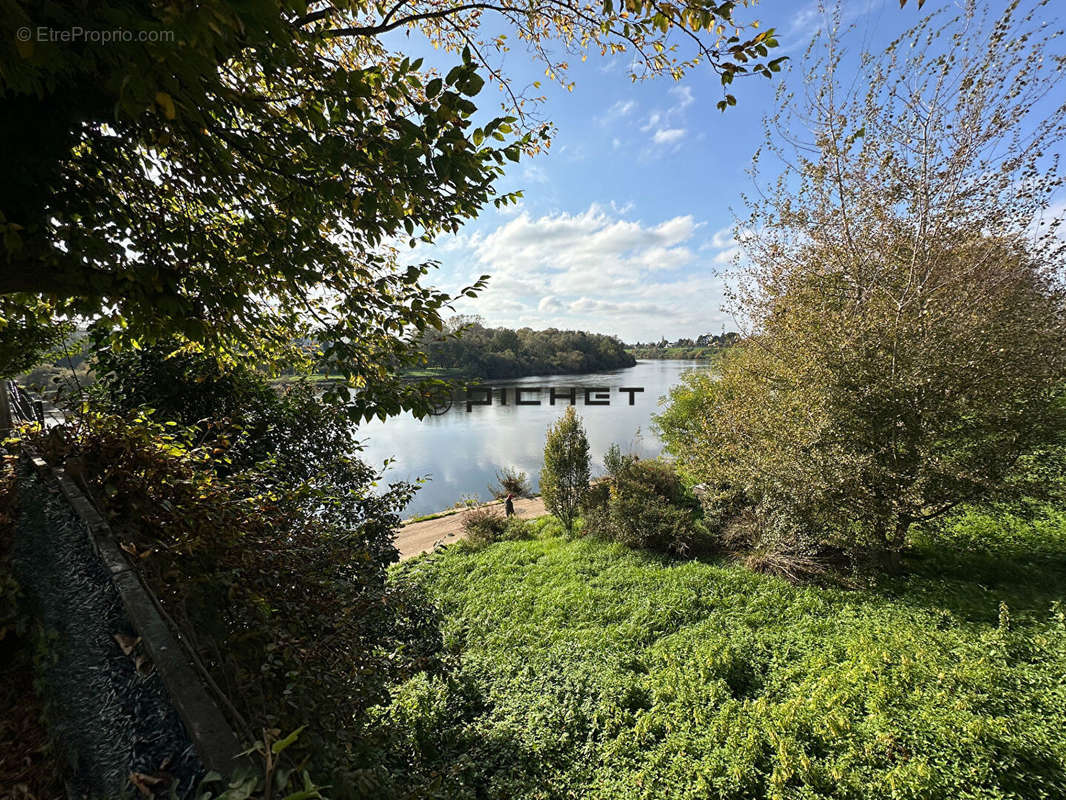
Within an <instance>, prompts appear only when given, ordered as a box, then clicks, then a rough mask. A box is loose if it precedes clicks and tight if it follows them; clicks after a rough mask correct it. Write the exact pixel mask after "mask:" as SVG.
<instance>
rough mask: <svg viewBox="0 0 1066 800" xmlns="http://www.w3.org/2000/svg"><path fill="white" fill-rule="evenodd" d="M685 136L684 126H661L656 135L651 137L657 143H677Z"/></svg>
mask: <svg viewBox="0 0 1066 800" xmlns="http://www.w3.org/2000/svg"><path fill="white" fill-rule="evenodd" d="M684 138H685V129H684V128H660V129H659V130H657V131H655V135H654V136H652V137H651V140H652V141H653V142H654V143H655V144H667V145H672V144H677V143H678V142H680V141H681V140H682V139H684Z"/></svg>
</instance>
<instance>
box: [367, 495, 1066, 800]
mask: <svg viewBox="0 0 1066 800" xmlns="http://www.w3.org/2000/svg"><path fill="white" fill-rule="evenodd" d="M535 524H536V526H537V528H538V531H539V533H538V536H537V538H535V539H533V540H529V541H518V542H505V543H500V544H495V545H491V546H489V547H486V548H483V549H481V550H473V549H471V548H469V547H467V546H465V545H456V546H453V547H450V548H448V549H447V550H445V551H443V552H440V553H437V554H433V555H429V556H425V557H422V558H419V559H415V560H413V561H411V562H407V564H406V565H403V566H402V567H400V568H399V569H398V570H397V575H402V576H405V577H406V579H409V580H412V581H414V582H415V583H417V584H419V585H421V586H422V587H423V588H425V589H426V590H427V591H428V592H429V594H430V595H431V596H432V597H433V598H435V600H436V601H437V603H439V604H440V606H441V608H442V609H443V613H444V619H445V640H446V642H447V644H448V646H449V647H450V649H451V650H452V651H453V652H454V653H455V654H456V658H457V659H458V663H459V665H460V666H459V668H458V671H457V674H455V675H453V676H452V677H451V678H448V679H431V678H427V677H425V676H421V677H418V678H416V679H414V680H412V681H410V682H408V683H407V684H405V685H404V686H403V687H401V689H400V690H399V691H398V692H397V694H396V696H395V698H394V701H393V703H392V705H391V706H390V707H389V708H388V709H387V710H386V712H385V720H384V721H385V722H386V723H387V724H388V725H389V726H390V728H391V730H392V731H394V736H395V740H396V741H395V742H394V749H395V751H396V752H397V753H398V754H399V755H398V756H397V757H398V758H400V759H401V760H400V761H399V762H398V763H399V764H402V765H403V766H402V771H403V773H404V774H405V775H407V776H408V777H409V778H410V779H411V780H412V781H413V782H416V783H417V781H418V780H423V779H424V780H426V781H428V780H429V778H430V777H432V776H436V777H435V780H436V783H435V784H434V785H435V786H436V787H437V788H436V789H435V794H433V796H440V797H454V798H464V797H470V798H473V797H489V798H496V797H501V798H502V797H514V798H550V797H551V798H554V797H560V798H561V797H574V798H577V797H580V798H738V799H739V798H815V797H833V798H883V797H890V798H945V799H946V798H1007V797H1012V798H1045V797H1046V798H1058V797H1066V679H1064V677H1063V676H1064V674H1066V624H1064V621H1063V606H1062V605H1061V603H1062V601H1063V598H1064V594H1066V514H1063V513H1061V512H1053V511H1045V513H1043V514H1042V515H1040V516H1038V518H1036V519H1035V520H1032V521H1028V522H1027V521H1025V520H1022V519H1019V518H1014V517H1009V518H1005V519H996V518H993V517H990V516H987V515H983V514H980V513H976V512H973V513H969V514H967V515H965V516H962V517H960V518H958V519H957V520H956V521H954V522H953V523H952V525H950V526H948V528H947V529H946V530H944V531H942V532H941V534H940V538H939V539H938V540H937V543H936V544H935V545H934V544H933V542H932V541H931V540H930V541H924V542H919V543H918V545H917V548H916V552H915V554H914V555H913V556H911V557H910V558H909V559H908V572H907V574H906V576H905V577H902V578H898V579H893V580H886V581H884V582H883V583H882V585H879V586H876V587H872V588H865V589H848V588H832V587H831V588H825V587H815V586H799V587H797V586H793V585H791V584H788V583H786V582H784V581H782V580H779V579H775V578H770V577H766V576H761V575H757V574H753V573H751V572H749V571H747V570H745V569H743V568H742V567H740V566H737V565H733V564H729V563H726V562H721V563H716V562H701V561H687V562H686V561H674V560H669V559H665V558H660V557H656V556H653V555H649V554H645V553H639V552H634V551H631V550H627V549H625V548H623V547H621V546H620V545H613V544H604V543H600V542H596V541H590V540H584V539H577V540H567V539H566V538H564V537H563V536H561V535H560V534H561V529H560V528H559V526H558V523H556V522H555V521H554V520H552V519H550V518H544V519H542V520H540V521H538V522H537V523H535ZM419 791H420V793H421V794H424V795H427V796H428V795H430V794H431V792H430V790H429V789H427V788H425V787H423V788H422V789H420V790H419Z"/></svg>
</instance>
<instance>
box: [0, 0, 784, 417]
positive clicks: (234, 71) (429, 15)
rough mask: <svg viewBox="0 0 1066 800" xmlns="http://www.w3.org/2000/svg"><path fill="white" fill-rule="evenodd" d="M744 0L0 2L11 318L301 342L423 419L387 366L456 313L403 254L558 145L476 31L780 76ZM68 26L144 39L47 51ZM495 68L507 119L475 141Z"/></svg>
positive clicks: (392, 405)
mask: <svg viewBox="0 0 1066 800" xmlns="http://www.w3.org/2000/svg"><path fill="white" fill-rule="evenodd" d="M734 6H735V3H733V2H721V3H717V2H713V0H701V2H698V3H694V4H689V5H682V6H676V5H674V4H671V3H667V2H660V1H659V0H655V1H653V2H648V1H647V0H637V2H634V3H628V4H627V5H626V6H625V7H624V8H622V7H618V8H615V6H614V3H613V1H612V0H604V2H603V3H602V5H599V6H585V5H581V4H578V3H575V2H571V0H561V2H552V3H549V4H548V5H536V4H534V5H527V4H524V3H517V2H513V0H502V1H501V2H488V3H481V2H478V3H446V4H440V3H436V2H433V3H431V2H428V1H423V2H412V3H400V4H396V5H393V6H388V7H386V6H378V5H374V4H370V3H366V2H362V1H361V0H355V2H329V3H322V2H312V3H308V2H306V0H264V1H263V2H256V3H243V2H234V0H205V2H199V3H195V4H192V5H189V4H175V3H147V2H141V0H107V1H106V2H102V3H96V4H90V5H85V4H75V5H65V4H62V3H45V4H41V3H34V2H27V1H26V0H5V1H4V2H3V3H2V5H0V8H2V10H3V14H2V19H3V23H2V25H3V33H4V35H3V45H2V47H0V110H2V113H0V120H2V122H0V150H2V151H3V153H4V159H3V163H2V166H0V170H2V172H0V242H2V244H0V317H3V318H7V317H11V316H14V315H17V313H18V312H20V311H21V310H23V309H25V308H26V307H27V305H34V304H38V303H41V302H42V301H43V302H45V303H46V304H47V305H48V308H47V312H48V314H47V316H50V317H53V318H54V317H56V316H60V315H67V316H68V317H72V316H79V317H82V318H88V319H93V320H96V321H97V327H98V329H99V330H100V331H101V332H102V333H104V334H106V335H108V336H110V337H112V338H113V339H114V340H115V342H116V343H125V344H135V343H141V342H152V341H156V340H158V339H161V338H164V337H166V336H170V335H174V334H177V335H179V336H181V337H184V338H185V339H187V340H189V341H192V342H197V343H201V344H203V345H205V346H206V347H207V348H208V349H209V350H211V351H212V352H215V353H221V354H223V355H228V356H230V357H235V356H243V355H246V354H248V353H253V354H255V355H256V356H257V357H258V358H260V359H262V358H264V357H269V358H272V359H277V360H279V361H280V360H284V359H287V358H289V357H290V356H289V353H288V352H287V351H288V350H290V346H291V344H292V343H293V342H294V341H300V340H306V339H308V338H314V339H315V340H316V341H318V342H321V343H322V347H323V350H324V353H323V359H324V360H325V362H326V364H327V369H328V371H329V372H331V373H338V372H339V373H341V374H343V375H345V376H347V377H349V379H350V381H351V383H352V384H353V385H355V386H357V387H358V389H359V391H358V393H357V396H356V400H355V404H354V408H355V410H356V411H357V412H358V413H359V414H361V415H366V416H369V415H371V414H375V413H380V414H385V413H389V412H392V411H396V410H398V409H399V408H400V407H405V406H414V407H415V408H419V407H421V406H420V405H419V404H420V402H421V401H422V400H424V398H425V388H426V387H418V386H414V387H411V386H404V385H403V384H401V383H400V382H399V381H398V380H397V379H396V378H395V376H394V374H393V373H394V372H395V369H394V368H395V367H397V366H402V365H404V364H406V363H411V362H413V361H416V360H417V359H418V354H417V349H416V348H414V347H412V337H413V336H414V335H417V333H418V332H420V331H422V330H425V329H426V328H427V327H430V326H439V325H440V323H441V319H440V312H441V309H442V308H444V307H445V306H446V305H447V304H448V302H449V301H450V300H451V299H452V297H451V296H450V295H448V294H446V293H444V292H440V291H437V290H435V289H431V288H428V287H426V286H425V285H423V283H422V281H423V279H424V278H425V276H426V274H427V273H428V271H429V270H430V269H431V268H432V267H433V266H434V265H433V264H432V263H431V262H425V263H421V264H416V265H413V266H405V265H403V264H402V263H401V259H400V258H399V255H398V253H397V250H396V248H395V245H396V243H398V242H399V241H401V240H403V239H407V240H410V241H411V242H412V243H413V242H415V241H416V240H418V239H420V238H421V239H423V240H427V241H428V240H432V239H433V237H434V236H435V235H436V234H438V233H439V232H441V231H455V230H456V229H458V227H459V226H460V225H461V224H462V222H463V221H464V220H467V219H469V218H471V217H473V216H475V215H476V214H477V213H478V212H479V210H481V209H482V208H483V207H484V206H485V205H486V204H487V203H488V202H490V201H492V202H495V203H496V204H497V205H499V204H504V203H508V202H511V201H513V200H514V199H515V195H504V196H496V193H495V189H494V182H495V181H496V179H497V178H498V177H499V176H500V175H501V174H502V172H503V165H504V164H505V163H507V161H508V160H510V161H517V160H518V159H519V158H520V156H521V154H522V152H523V151H526V152H534V151H535V150H536V149H538V148H539V147H540V146H542V145H543V144H544V143H546V142H547V141H548V140H549V138H550V127H549V126H547V125H543V124H538V123H536V121H535V119H534V117H533V116H531V115H530V114H529V113H528V111H527V110H525V103H524V101H525V98H522V97H519V96H518V95H517V94H516V93H515V92H514V90H513V89H512V87H511V86H510V83H509V82H508V81H507V80H506V77H505V76H504V75H502V74H501V73H500V72H499V71H498V69H496V68H495V67H494V66H493V63H494V62H493V60H492V58H491V54H492V52H493V51H501V52H502V51H503V50H505V49H506V47H507V45H506V38H505V36H503V35H502V34H501V35H493V36H491V37H489V36H487V35H486V38H479V37H480V36H481V34H480V33H479V30H480V28H479V24H480V22H481V20H482V18H483V17H484V16H485V15H486V14H495V15H496V18H497V21H499V22H502V23H503V25H504V26H505V27H506V28H510V30H512V31H513V32H514V33H515V34H517V36H518V37H519V38H520V39H522V40H523V41H524V42H525V43H526V44H527V45H528V46H529V47H530V49H531V50H532V51H533V52H534V53H535V54H536V55H538V56H539V57H540V58H542V59H544V60H545V61H546V64H547V67H548V70H547V71H548V72H549V74H551V75H553V76H555V77H557V78H558V79H559V80H564V79H565V71H566V70H565V67H566V65H565V63H564V62H563V61H561V60H560V59H559V58H556V57H554V56H553V54H552V52H551V47H550V45H551V43H552V42H557V43H558V44H559V45H561V47H562V48H563V50H565V51H568V52H569V51H581V52H582V53H584V52H587V51H589V50H599V51H601V52H604V53H617V52H621V51H623V50H626V49H627V48H628V49H630V50H632V51H633V55H634V56H635V59H636V60H635V62H634V63H635V69H637V70H638V71H639V72H640V73H641V74H642V75H655V74H662V73H668V74H672V75H674V76H675V77H676V76H678V75H680V74H681V72H683V71H684V70H685V69H688V68H690V67H692V66H694V65H695V64H696V63H698V62H699V61H707V62H709V63H710V64H711V66H712V67H713V68H714V69H716V70H717V71H718V73H719V74H720V76H721V80H722V83H723V84H724V85H728V84H729V83H730V82H731V81H732V80H733V78H734V77H735V76H740V75H745V74H755V73H764V74H766V75H769V74H770V73H771V72H772V71H773V70H776V69H779V65H778V61H779V60H780V59H775V60H773V61H770V60H768V53H769V48H772V47H774V46H775V45H776V41H775V40H774V37H773V31H772V30H766V31H762V32H758V33H755V32H750V33H748V34H744V35H743V36H742V35H741V34H742V33H743V31H742V30H741V29H740V28H739V27H736V26H738V25H739V23H738V22H737V21H735V20H734V17H733V11H734ZM75 27H76V28H78V29H81V30H86V31H104V30H106V31H112V30H125V31H128V32H131V33H133V34H135V35H134V36H132V37H131V40H130V41H125V40H122V41H112V42H109V43H106V44H99V43H93V42H86V41H80V42H63V41H57V40H55V39H54V38H52V37H51V36H49V35H47V31H56V32H58V31H69V30H71V29H73V28H75ZM20 29H24V30H27V31H29V32H30V34H31V35H30V37H29V38H28V39H25V37H22V38H20V36H19V35H18V32H19V31H20ZM397 29H400V30H408V31H419V32H422V33H424V34H425V35H427V36H428V37H430V39H431V40H433V41H434V42H435V43H437V44H439V45H443V46H444V47H445V48H446V49H447V50H449V51H452V52H454V53H455V54H456V59H457V61H459V63H458V64H457V65H456V66H455V67H454V68H453V69H451V70H450V71H447V72H446V73H444V74H440V75H438V74H434V73H433V72H432V71H431V70H429V69H427V68H425V67H423V65H422V63H421V61H419V60H411V59H410V58H407V57H405V56H404V55H403V54H402V53H396V52H391V51H390V50H389V49H388V47H387V46H386V44H385V42H384V40H383V39H382V37H383V36H384V35H385V34H387V33H389V32H390V31H393V30H397ZM39 30H44V31H45V32H46V35H45V36H44V37H39V36H38V34H37V32H38V31H39ZM672 33H677V34H680V36H681V38H682V40H683V42H685V43H686V44H687V45H691V48H690V50H691V52H683V51H682V50H678V49H675V48H673V47H672V46H671V43H670V42H669V41H668V39H669V37H670V35H671V34H672ZM745 37H746V38H745ZM486 76H488V77H490V78H491V79H492V80H493V81H494V82H496V83H499V84H501V85H502V86H503V89H504V91H505V96H506V97H508V103H507V106H508V108H509V110H508V111H507V112H505V114H504V115H501V116H498V117H496V118H494V119H490V120H488V121H486V122H485V124H483V125H476V124H475V123H474V121H473V119H474V113H475V111H476V110H477V108H476V106H475V105H474V103H473V102H472V99H471V98H473V97H475V96H476V95H477V94H478V93H479V92H480V90H481V88H482V86H483V85H484V83H485V79H486ZM727 100H728V102H735V101H734V100H733V99H732V97H731V96H730V97H729V98H727ZM482 285H483V281H481V280H479V281H477V282H475V283H474V284H473V285H472V286H470V287H468V288H467V289H465V290H463V291H462V294H465V295H468V296H472V295H474V294H476V292H477V291H478V290H479V289H480V288H481V287H482ZM11 332H12V329H10V328H9V329H7V333H8V335H10V333H11ZM15 332H16V333H17V329H16V330H15ZM0 335H3V331H2V330H0ZM338 394H340V392H339V391H338ZM343 394H344V396H345V397H346V398H347V396H348V393H347V392H344V393H343Z"/></svg>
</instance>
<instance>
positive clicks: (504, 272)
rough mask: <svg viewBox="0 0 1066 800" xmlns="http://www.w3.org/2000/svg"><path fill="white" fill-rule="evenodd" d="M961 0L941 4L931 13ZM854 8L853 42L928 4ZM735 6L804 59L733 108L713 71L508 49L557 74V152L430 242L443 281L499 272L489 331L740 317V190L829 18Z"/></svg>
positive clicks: (493, 98)
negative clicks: (721, 107) (507, 195)
mask: <svg viewBox="0 0 1066 800" xmlns="http://www.w3.org/2000/svg"><path fill="white" fill-rule="evenodd" d="M949 3H951V0H928V2H927V3H926V4H925V7H924V9H923V12H921V13H926V12H928V11H930V10H933V9H936V8H939V7H941V6H944V5H948V4H949ZM952 4H953V3H952ZM843 13H844V15H845V17H846V19H847V21H848V22H850V23H851V24H852V25H853V26H854V29H853V30H852V31H851V33H849V34H848V38H847V39H846V40H845V43H846V44H847V45H849V46H851V47H853V48H855V49H858V48H860V47H861V46H863V45H865V46H867V47H870V48H872V49H874V50H878V49H880V48H881V47H882V46H884V45H886V44H887V43H888V42H889V41H890V40H891V39H892V38H894V37H895V36H897V35H898V34H899V33H900V32H901V31H903V30H905V29H906V28H908V27H909V26H910V24H911V23H913V22H914V21H915V20H916V19H917V18H918V15H919V13H920V12H919V11H918V9H917V7H916V3H915V2H913V0H912V2H910V3H908V5H907V7H906V8H904V9H900V7H899V0H843ZM738 14H740V15H741V16H740V17H739V18H741V19H752V18H754V19H758V20H759V21H760V23H761V25H762V27H764V28H765V27H770V26H773V27H775V28H776V30H777V38H778V40H779V41H780V43H781V47H780V48H779V49H778V52H777V53H775V55H777V54H781V55H789V56H791V57H792V59H793V61H792V62H790V63H791V64H792V66H791V68H786V69H785V70H784V71H783V72H782V73H779V74H778V76H776V77H775V79H774V81H772V82H771V81H768V80H766V79H765V78H762V77H752V78H747V79H744V80H741V81H737V82H735V83H734V90H733V93H734V94H735V95H736V96H737V98H738V100H739V104H738V105H737V106H736V107H733V108H731V109H729V110H728V111H727V112H726V113H724V114H723V113H721V112H719V111H718V110H717V109H716V108H715V103H716V102H717V101H718V100H720V99H721V97H722V90H721V86H720V84H719V82H718V79H717V76H716V75H715V74H714V73H713V71H711V70H710V69H709V68H706V67H703V68H698V69H697V70H695V71H693V72H692V73H690V74H689V75H688V76H687V77H686V78H685V79H684V80H683V81H681V82H675V81H673V80H670V79H669V78H665V79H656V80H650V81H645V82H638V83H633V82H632V81H631V80H630V78H629V77H628V74H627V71H626V65H627V63H628V57H627V56H624V55H619V56H615V57H614V58H601V57H598V56H593V55H590V56H589V59H588V61H587V62H585V63H580V62H579V60H578V59H571V70H570V76H569V77H570V79H572V80H573V81H574V82H575V83H576V86H575V87H574V90H573V92H567V91H566V90H565V89H563V88H561V87H558V86H555V85H553V84H551V83H550V82H548V81H546V80H545V78H544V74H543V73H544V67H543V65H542V64H539V63H534V62H532V61H531V60H530V58H529V57H528V55H526V54H525V53H524V52H521V51H519V50H518V49H517V48H516V51H514V52H511V53H508V54H507V57H506V61H505V62H504V64H503V68H504V70H505V71H506V72H507V74H509V75H511V76H512V77H513V79H514V80H515V82H516V84H517V85H519V86H520V85H523V84H526V83H529V82H531V81H533V80H541V81H544V90H545V93H546V94H547V100H546V102H545V103H544V104H543V106H542V108H541V109H540V112H541V113H542V114H543V116H545V117H547V118H548V119H551V120H552V121H553V122H554V123H555V124H556V126H557V129H558V133H557V136H556V137H555V139H554V141H553V144H552V147H551V149H550V151H549V152H547V153H544V154H541V155H539V156H536V157H533V158H527V159H523V161H522V162H520V163H519V164H515V165H511V166H510V168H509V170H508V173H507V176H506V178H505V179H504V180H503V181H501V182H500V184H499V188H500V189H501V190H502V191H511V190H515V189H521V190H523V191H524V193H525V197H524V200H523V202H522V203H521V205H520V206H519V207H517V208H508V209H506V210H505V211H502V212H501V211H497V210H495V209H493V208H489V209H487V210H486V211H485V212H484V213H483V215H482V216H481V217H479V218H478V219H477V220H475V221H473V222H471V223H469V224H468V225H467V226H466V227H465V228H464V229H463V231H462V232H461V234H460V235H459V236H458V237H445V238H442V239H441V240H439V242H438V243H437V245H435V246H433V247H425V248H419V250H418V251H417V253H418V254H419V256H421V257H426V258H435V259H438V260H439V261H440V262H441V264H442V267H441V270H440V271H439V273H437V274H436V275H435V277H434V282H435V283H436V284H438V285H440V286H442V287H443V288H448V289H453V290H454V289H457V288H459V287H460V286H461V285H465V284H467V283H469V282H470V281H472V280H473V279H475V278H476V277H477V276H478V275H481V274H485V273H487V274H489V275H491V276H492V280H491V281H490V284H489V289H488V290H487V291H486V292H484V293H483V294H482V295H480V296H479V297H478V298H477V299H476V300H471V301H466V300H464V301H462V302H460V303H459V304H457V306H456V309H457V311H461V312H463V313H475V314H480V315H481V316H483V317H484V318H485V320H486V322H487V323H488V324H491V325H506V326H509V327H523V326H529V327H533V328H544V327H550V326H554V327H560V328H578V329H585V330H591V331H596V332H602V333H611V334H617V335H619V336H621V337H622V338H623V339H624V340H626V341H637V340H640V341H648V340H657V339H659V338H660V337H662V336H665V337H667V338H669V339H675V338H677V337H679V336H692V337H695V336H697V335H698V334H700V333H706V332H711V333H718V332H720V331H721V330H722V329H723V328H725V329H732V328H735V327H736V325H735V324H734V322H733V321H732V320H731V319H730V318H729V316H728V314H726V313H724V312H723V310H722V305H723V285H724V284H723V281H724V276H723V271H724V270H726V269H728V267H729V264H730V261H731V259H732V257H733V255H734V253H736V252H737V251H736V245H735V242H734V241H733V239H732V233H731V227H732V224H733V219H734V212H736V213H739V214H743V202H742V198H741V195H742V193H750V191H751V190H752V188H753V184H752V181H751V178H750V177H749V176H748V175H747V174H746V170H747V169H748V167H749V166H750V163H751V156H752V154H753V153H754V152H755V149H756V148H757V147H758V145H759V144H760V143H761V141H762V130H763V128H762V119H763V117H764V115H766V114H768V113H772V112H773V111H774V109H775V107H776V104H775V101H774V93H775V91H776V88H777V84H778V83H779V81H782V80H783V81H785V82H787V83H788V85H789V87H790V88H794V89H798V88H802V86H801V85H798V84H797V82H799V81H802V70H801V69H800V68H799V67H800V62H801V61H802V56H803V53H804V50H805V49H806V47H807V44H808V43H809V41H810V39H811V37H812V36H813V35H814V34H815V33H816V32H817V30H818V28H819V27H820V26H821V25H822V24H824V22H825V18H824V17H823V15H822V14H821V13H819V11H818V4H817V2H810V3H797V2H794V1H793V2H788V1H787V0H763V2H760V3H759V5H758V6H757V7H756V8H755V9H740V10H739V12H738ZM412 40H413V36H412V39H411V40H405V41H404V46H403V49H404V51H405V52H412V45H413V44H414V42H413V41H412ZM415 47H416V48H417V45H415ZM413 52H415V53H417V52H418V51H417V49H415V50H414V51H413ZM427 52H429V53H430V54H431V56H430V58H431V59H433V60H435V61H436V63H438V64H446V63H451V61H450V59H445V60H440V55H439V54H433V51H432V50H429V51H427ZM431 63H432V61H431ZM496 92H497V90H496V89H495V88H493V87H492V86H489V85H486V87H485V89H484V90H483V91H482V93H481V95H480V96H479V98H478V101H479V105H481V106H483V107H485V108H490V104H495V103H496V102H498V100H499V99H500V96H499V95H497V94H496Z"/></svg>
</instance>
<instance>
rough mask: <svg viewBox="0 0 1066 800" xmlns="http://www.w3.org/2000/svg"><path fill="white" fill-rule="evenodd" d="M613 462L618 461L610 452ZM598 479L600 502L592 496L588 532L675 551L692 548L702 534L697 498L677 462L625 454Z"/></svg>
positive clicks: (660, 550)
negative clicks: (679, 473)
mask: <svg viewBox="0 0 1066 800" xmlns="http://www.w3.org/2000/svg"><path fill="white" fill-rule="evenodd" d="M610 460H611V461H612V464H616V462H615V459H614V457H613V456H611V458H610ZM616 469H617V471H616V472H615V473H613V474H611V475H610V477H609V478H607V479H606V480H604V481H603V482H601V483H600V484H599V487H604V486H605V487H607V491H606V492H604V490H603V489H602V488H597V490H596V495H597V496H596V499H597V500H600V501H601V502H600V504H599V505H597V504H595V503H594V502H588V503H587V507H588V511H587V512H586V518H585V529H584V530H585V532H586V533H589V534H592V535H594V536H599V537H602V538H605V539H608V540H611V541H616V542H620V543H621V544H624V545H626V546H627V547H636V548H644V549H648V550H654V551H657V552H660V553H669V554H672V555H686V554H689V553H690V552H691V551H692V549H693V547H694V546H695V545H696V542H697V540H698V538H699V537H698V531H697V529H696V527H695V525H694V518H693V505H694V504H693V502H692V501H691V499H690V498H688V497H686V495H685V490H684V487H683V486H682V485H681V480H680V479H679V478H678V476H677V473H675V472H674V469H673V466H672V465H670V464H667V463H664V462H661V461H638V460H635V459H632V460H628V461H626V460H623V461H621V462H620V463H618V464H617V466H616Z"/></svg>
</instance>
